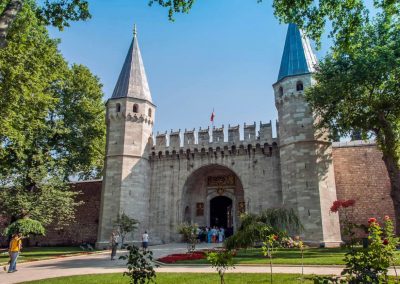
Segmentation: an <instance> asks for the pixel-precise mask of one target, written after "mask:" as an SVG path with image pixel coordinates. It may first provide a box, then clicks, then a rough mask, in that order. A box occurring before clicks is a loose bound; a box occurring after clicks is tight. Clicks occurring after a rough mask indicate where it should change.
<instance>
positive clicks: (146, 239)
mask: <svg viewBox="0 0 400 284" xmlns="http://www.w3.org/2000/svg"><path fill="white" fill-rule="evenodd" d="M148 245H149V235H148V234H147V231H144V234H143V235H142V247H143V251H144V252H145V251H147V247H148Z"/></svg>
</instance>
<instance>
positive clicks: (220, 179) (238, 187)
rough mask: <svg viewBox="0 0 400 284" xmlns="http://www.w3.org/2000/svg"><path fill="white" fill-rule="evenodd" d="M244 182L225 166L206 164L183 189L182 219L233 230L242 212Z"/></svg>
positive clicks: (243, 209)
mask: <svg viewBox="0 0 400 284" xmlns="http://www.w3.org/2000/svg"><path fill="white" fill-rule="evenodd" d="M244 194H245V193H244V191H243V185H242V182H241V180H240V178H239V177H238V175H237V174H236V173H235V172H234V171H233V170H231V169H229V168H228V167H226V166H221V165H215V164H213V165H207V166H203V167H201V168H199V169H197V170H195V171H194V172H193V173H192V174H191V175H190V176H189V177H188V178H187V180H186V182H185V185H184V187H183V191H182V199H181V207H180V208H184V210H183V212H182V218H183V221H185V222H189V223H196V224H197V225H198V226H200V227H206V226H208V227H210V226H211V227H212V226H217V227H224V228H225V229H228V231H233V230H234V229H235V228H236V227H237V226H238V224H239V216H240V214H241V213H244V212H245V208H246V206H245V198H244Z"/></svg>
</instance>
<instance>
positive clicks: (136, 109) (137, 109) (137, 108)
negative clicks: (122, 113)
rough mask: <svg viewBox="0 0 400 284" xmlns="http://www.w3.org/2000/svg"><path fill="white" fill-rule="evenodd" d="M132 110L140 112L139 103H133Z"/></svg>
mask: <svg viewBox="0 0 400 284" xmlns="http://www.w3.org/2000/svg"><path fill="white" fill-rule="evenodd" d="M132 111H133V112H135V113H138V112H139V106H138V104H134V105H133V108H132Z"/></svg>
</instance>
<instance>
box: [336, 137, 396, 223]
mask: <svg viewBox="0 0 400 284" xmlns="http://www.w3.org/2000/svg"><path fill="white" fill-rule="evenodd" d="M333 164H334V168H335V180H336V191H337V198H338V199H354V200H355V201H356V203H355V206H354V208H353V209H351V210H349V217H350V221H352V222H355V223H359V224H367V223H368V222H367V221H368V218H370V217H376V218H377V219H378V220H380V221H381V220H382V219H383V217H384V216H385V215H389V216H391V217H392V218H394V208H393V203H392V199H391V197H390V182H389V177H388V174H387V171H386V167H385V164H384V163H383V161H382V153H381V152H380V151H379V150H378V149H377V147H376V145H375V144H373V143H368V142H363V141H352V142H347V143H334V147H333ZM340 218H341V219H342V220H343V218H344V216H340Z"/></svg>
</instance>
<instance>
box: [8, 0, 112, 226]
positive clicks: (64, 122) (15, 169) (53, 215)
mask: <svg viewBox="0 0 400 284" xmlns="http://www.w3.org/2000/svg"><path fill="white" fill-rule="evenodd" d="M8 38H9V44H8V45H7V47H5V48H3V49H0V109H1V110H2V111H1V114H0V125H2V127H1V131H0V214H1V215H4V216H8V217H10V219H11V221H16V220H19V219H27V218H30V219H33V220H36V221H38V222H40V223H41V224H42V225H43V226H46V225H49V224H50V223H55V224H56V225H60V226H61V225H63V224H65V223H68V222H69V221H70V220H71V219H73V217H74V210H75V207H76V206H77V205H78V204H77V203H76V202H75V196H76V195H77V193H74V192H71V191H70V190H69V185H68V184H67V182H68V178H69V177H70V176H72V175H75V176H78V177H79V176H80V177H94V176H99V175H100V169H101V167H102V162H103V151H104V145H105V125H104V112H105V111H104V105H103V102H102V97H103V93H102V91H101V84H100V83H99V81H98V78H96V77H95V76H93V75H92V74H91V73H90V72H89V70H88V69H87V68H86V67H83V66H80V65H73V66H72V67H71V68H69V67H68V64H67V63H66V61H65V60H64V59H63V57H62V56H61V54H60V53H59V51H58V50H57V44H58V41H56V40H52V39H50V38H49V36H48V33H47V31H46V28H45V27H44V26H42V25H41V24H40V21H39V20H38V19H37V17H36V15H35V12H34V10H33V9H31V6H29V5H24V7H23V8H22V10H21V12H20V13H19V14H18V16H17V18H16V20H15V22H14V25H13V27H12V28H11V29H10V32H9V34H8Z"/></svg>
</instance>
